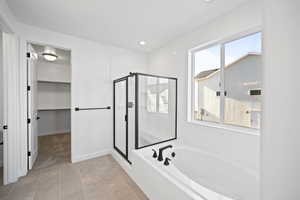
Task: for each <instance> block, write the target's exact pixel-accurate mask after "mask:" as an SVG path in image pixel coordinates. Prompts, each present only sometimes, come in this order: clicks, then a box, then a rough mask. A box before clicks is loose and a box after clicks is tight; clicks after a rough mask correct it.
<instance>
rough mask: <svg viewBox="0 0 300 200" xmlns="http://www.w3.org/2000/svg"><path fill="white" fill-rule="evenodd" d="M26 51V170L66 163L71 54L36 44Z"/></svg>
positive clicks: (69, 147) (69, 136)
mask: <svg viewBox="0 0 300 200" xmlns="http://www.w3.org/2000/svg"><path fill="white" fill-rule="evenodd" d="M28 50H29V51H28V55H27V56H28V63H27V68H28V119H29V125H28V126H29V127H28V132H29V138H30V139H29V141H30V142H29V152H30V153H29V169H30V168H45V167H49V166H51V165H54V164H57V163H61V162H70V155H71V153H70V151H71V113H70V111H71V108H70V107H71V59H70V58H71V52H70V51H68V50H64V49H59V48H55V47H52V46H47V45H37V44H29V45H28ZM35 151H37V155H35V153H36V152H35ZM35 161H36V162H35Z"/></svg>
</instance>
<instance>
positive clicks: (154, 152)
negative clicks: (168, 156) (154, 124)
mask: <svg viewBox="0 0 300 200" xmlns="http://www.w3.org/2000/svg"><path fill="white" fill-rule="evenodd" d="M152 151H153V155H152V157H153V158H157V153H156V151H155V149H152Z"/></svg>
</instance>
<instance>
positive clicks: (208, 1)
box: [203, 0, 213, 3]
mask: <svg viewBox="0 0 300 200" xmlns="http://www.w3.org/2000/svg"><path fill="white" fill-rule="evenodd" d="M203 1H204V2H205V3H210V2H212V1H213V0H203Z"/></svg>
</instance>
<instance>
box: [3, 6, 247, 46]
mask: <svg viewBox="0 0 300 200" xmlns="http://www.w3.org/2000/svg"><path fill="white" fill-rule="evenodd" d="M246 1H249V0H212V1H211V2H210V3H206V2H205V0H78V1H74V0H63V1H62V0H50V1H49V0H47V1H46V0H26V1H20V0H7V4H8V6H9V7H10V9H11V10H12V12H13V14H14V15H15V16H16V17H17V19H18V20H19V21H21V22H23V23H25V24H29V25H34V26H38V27H40V28H45V29H49V30H52V31H56V32H60V33H65V34H69V35H74V36H78V37H82V38H86V39H89V40H93V41H97V42H102V43H107V44H112V45H116V46H119V47H123V48H127V49H134V50H140V51H151V50H153V49H156V48H159V47H160V46H162V45H164V44H165V43H167V42H169V41H172V40H173V39H175V38H177V37H179V36H181V35H183V34H185V33H188V32H190V31H193V30H195V29H196V28H197V27H198V26H199V25H201V24H203V23H205V22H206V21H208V20H211V19H214V18H216V17H218V16H220V15H222V14H224V13H226V12H229V11H230V10H232V9H233V8H235V7H237V6H238V5H240V4H241V3H243V2H246ZM141 40H145V41H146V42H147V45H145V46H141V45H139V41H141Z"/></svg>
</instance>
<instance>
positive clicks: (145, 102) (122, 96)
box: [113, 73, 177, 164]
mask: <svg viewBox="0 0 300 200" xmlns="http://www.w3.org/2000/svg"><path fill="white" fill-rule="evenodd" d="M113 88H114V101H113V103H114V104H113V108H114V112H113V116H114V121H113V122H114V132H113V134H114V149H115V150H116V151H117V152H118V153H119V154H120V155H121V156H122V157H123V158H124V159H125V160H127V161H128V162H129V163H130V164H131V161H130V160H131V155H132V150H134V149H141V148H144V147H147V146H151V145H155V144H158V143H163V142H167V141H170V140H175V139H177V79H176V78H172V77H163V76H156V75H150V74H141V73H130V74H129V75H128V76H125V77H122V78H119V79H117V80H114V87H113Z"/></svg>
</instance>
